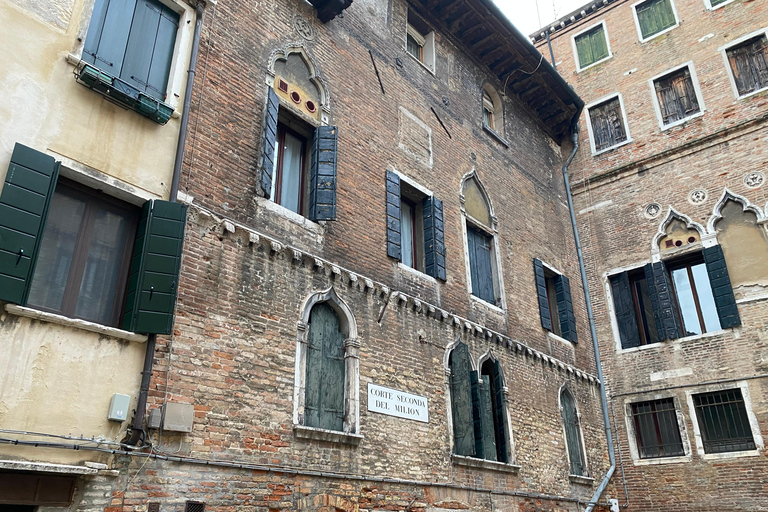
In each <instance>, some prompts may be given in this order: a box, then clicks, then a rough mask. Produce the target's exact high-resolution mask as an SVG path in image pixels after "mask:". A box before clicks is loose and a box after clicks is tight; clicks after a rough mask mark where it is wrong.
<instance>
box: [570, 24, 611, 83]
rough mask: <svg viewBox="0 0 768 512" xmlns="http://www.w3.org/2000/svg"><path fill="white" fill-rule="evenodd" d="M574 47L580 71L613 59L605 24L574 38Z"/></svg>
mask: <svg viewBox="0 0 768 512" xmlns="http://www.w3.org/2000/svg"><path fill="white" fill-rule="evenodd" d="M573 46H574V53H575V54H576V68H577V69H578V70H579V71H581V70H583V69H585V68H588V67H589V66H592V65H593V64H597V63H598V62H602V61H604V60H605V59H608V58H609V57H611V49H610V46H609V44H608V36H607V32H606V29H605V22H601V23H598V24H597V25H596V26H594V27H592V28H588V29H587V30H586V31H584V32H581V33H580V34H576V35H575V36H573Z"/></svg>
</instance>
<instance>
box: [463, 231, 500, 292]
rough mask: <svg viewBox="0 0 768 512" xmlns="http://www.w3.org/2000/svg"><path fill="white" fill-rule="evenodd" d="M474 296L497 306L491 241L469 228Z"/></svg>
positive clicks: (468, 241)
mask: <svg viewBox="0 0 768 512" xmlns="http://www.w3.org/2000/svg"><path fill="white" fill-rule="evenodd" d="M467 244H468V246H469V261H470V273H471V277H472V294H473V295H475V296H476V297H479V298H481V299H483V300H484V301H486V302H490V303H491V304H496V295H495V293H494V290H493V269H492V267H491V239H490V238H489V237H487V236H485V235H484V234H482V233H480V232H479V231H477V230H476V229H473V228H470V227H467Z"/></svg>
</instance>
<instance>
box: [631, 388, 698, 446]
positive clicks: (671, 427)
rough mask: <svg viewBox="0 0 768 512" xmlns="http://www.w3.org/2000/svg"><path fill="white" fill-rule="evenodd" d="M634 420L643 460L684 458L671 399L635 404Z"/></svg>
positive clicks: (633, 405)
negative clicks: (681, 456)
mask: <svg viewBox="0 0 768 512" xmlns="http://www.w3.org/2000/svg"><path fill="white" fill-rule="evenodd" d="M632 418H633V420H634V424H635V436H636V439H637V450H638V452H639V454H640V458H641V459H654V458H661V457H676V456H680V455H685V450H684V449H683V442H682V440H681V438H680V427H679V426H678V424H677V414H676V413H675V404H674V401H673V400H672V399H671V398H665V399H662V400H653V401H649V402H638V403H635V404H632Z"/></svg>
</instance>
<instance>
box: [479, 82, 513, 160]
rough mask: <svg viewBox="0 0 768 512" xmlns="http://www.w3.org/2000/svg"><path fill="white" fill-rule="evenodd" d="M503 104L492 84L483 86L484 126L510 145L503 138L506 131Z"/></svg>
mask: <svg viewBox="0 0 768 512" xmlns="http://www.w3.org/2000/svg"><path fill="white" fill-rule="evenodd" d="M502 105H503V104H502V102H501V98H500V97H499V93H497V92H496V89H494V88H493V87H491V85H490V84H485V85H484V86H483V128H485V129H489V130H490V131H491V132H492V134H493V135H495V136H496V138H497V139H499V140H501V142H503V143H504V144H505V145H508V143H507V142H506V141H504V140H503V139H501V135H502V132H503V131H504V108H503V106H502Z"/></svg>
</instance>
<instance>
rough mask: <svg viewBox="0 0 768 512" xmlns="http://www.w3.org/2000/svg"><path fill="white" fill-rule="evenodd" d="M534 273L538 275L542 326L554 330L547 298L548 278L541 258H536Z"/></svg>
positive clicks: (538, 296) (537, 283)
mask: <svg viewBox="0 0 768 512" xmlns="http://www.w3.org/2000/svg"><path fill="white" fill-rule="evenodd" d="M533 274H534V276H535V277H536V296H537V298H538V301H539V317H541V326H542V327H543V328H545V329H546V330H548V331H551V330H552V317H551V316H550V311H549V301H548V300H547V278H546V277H545V276H544V265H543V264H542V262H541V260H539V259H536V258H534V260H533Z"/></svg>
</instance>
